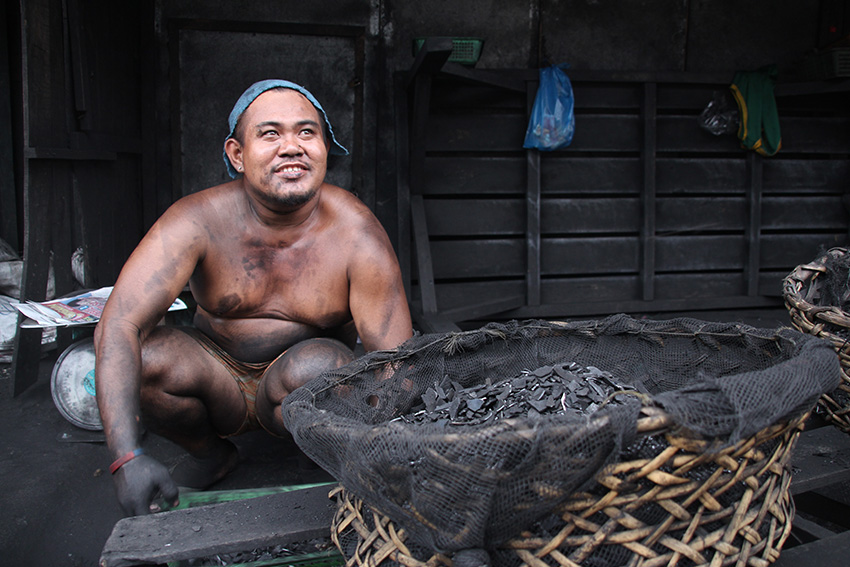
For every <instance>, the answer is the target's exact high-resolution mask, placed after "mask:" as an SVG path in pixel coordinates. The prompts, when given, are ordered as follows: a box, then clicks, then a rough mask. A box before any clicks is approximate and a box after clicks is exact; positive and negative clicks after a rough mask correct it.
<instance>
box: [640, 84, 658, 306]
mask: <svg viewBox="0 0 850 567" xmlns="http://www.w3.org/2000/svg"><path fill="white" fill-rule="evenodd" d="M656 95H657V89H656V85H655V83H645V84H644V86H643V108H642V112H641V114H642V116H641V118H642V120H643V146H642V149H641V158H642V161H643V190H642V191H641V219H642V221H643V223H642V225H641V230H640V251H641V289H642V298H643V300H644V301H651V300H652V299H653V298H654V297H655V269H656V265H655V250H656V204H655V152H656V148H657V141H656V108H655V105H656Z"/></svg>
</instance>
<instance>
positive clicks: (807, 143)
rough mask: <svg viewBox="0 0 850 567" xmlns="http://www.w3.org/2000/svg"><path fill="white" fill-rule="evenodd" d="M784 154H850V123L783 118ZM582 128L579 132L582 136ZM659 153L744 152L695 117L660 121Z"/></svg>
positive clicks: (661, 118)
mask: <svg viewBox="0 0 850 567" xmlns="http://www.w3.org/2000/svg"><path fill="white" fill-rule="evenodd" d="M780 128H781V131H782V150H780V153H779V154H777V155H782V154H787V153H830V152H831V153H847V152H850V119H847V118H841V117H834V116H833V117H829V118H825V117H797V116H783V117H781V119H780ZM578 131H579V130H578V128H577V129H576V132H578ZM658 151H669V152H676V151H679V152H682V151H690V152H740V151H742V150H741V148H740V145H739V143H738V140H737V138H735V137H734V136H712V135H711V134H709V133H708V132H706V131H705V130H702V129H701V128H699V127H697V126H696V125H695V118H694V117H693V116H677V115H664V116H659V117H658Z"/></svg>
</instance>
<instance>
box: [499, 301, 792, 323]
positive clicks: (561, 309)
mask: <svg viewBox="0 0 850 567" xmlns="http://www.w3.org/2000/svg"><path fill="white" fill-rule="evenodd" d="M781 306H782V300H781V299H780V298H768V297H749V296H726V297H707V298H700V299H669V300H667V299H656V300H654V301H643V300H639V299H638V300H622V301H616V300H606V301H580V302H568V303H558V304H551V303H543V304H541V305H539V306H536V307H521V308H519V309H515V310H513V311H506V312H504V313H501V314H500V317H502V318H503V319H527V318H535V319H539V318H542V319H552V318H571V317H589V316H593V317H600V316H607V315H610V314H611V313H656V312H665V311H694V310H705V311H710V310H715V309H724V310H729V309H749V308H761V307H770V308H777V307H781Z"/></svg>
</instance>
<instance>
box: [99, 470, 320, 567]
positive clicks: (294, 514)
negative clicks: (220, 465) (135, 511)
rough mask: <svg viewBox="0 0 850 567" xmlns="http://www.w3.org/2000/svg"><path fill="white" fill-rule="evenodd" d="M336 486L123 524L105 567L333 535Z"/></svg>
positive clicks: (110, 542) (114, 532) (115, 531)
mask: <svg viewBox="0 0 850 567" xmlns="http://www.w3.org/2000/svg"><path fill="white" fill-rule="evenodd" d="M333 487H334V485H322V486H316V487H313V488H304V489H301V490H294V491H292V492H282V493H279V494H272V495H270V496H261V497H258V498H252V499H249V500H235V501H232V502H224V503H221V504H211V505H209V506H199V507H197V508H188V509H185V510H173V511H170V512H162V513H159V514H151V515H149V516H134V517H130V518H124V519H122V520H119V521H118V522H117V523H116V524H115V527H114V528H113V530H112V533H111V534H110V536H109V539H107V541H106V545H105V546H104V548H103V551H102V553H101V556H100V567H127V566H130V565H147V564H151V563H153V564H160V563H166V562H169V561H179V560H182V559H196V558H199V557H206V556H209V555H215V554H217V553H235V552H240V551H246V550H251V549H257V548H261V547H266V546H269V545H284V544H287V543H292V542H296V541H303V540H308V539H313V538H317V537H327V536H329V535H330V530H329V527H330V525H331V519H332V518H333V514H334V512H335V510H336V504H335V502H334V501H332V500H330V499H329V498H328V493H329V492H330V491H331V489H333Z"/></svg>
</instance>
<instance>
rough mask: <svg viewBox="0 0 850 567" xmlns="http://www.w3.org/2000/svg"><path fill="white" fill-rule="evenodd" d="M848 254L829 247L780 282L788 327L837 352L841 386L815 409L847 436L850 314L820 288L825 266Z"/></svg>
mask: <svg viewBox="0 0 850 567" xmlns="http://www.w3.org/2000/svg"><path fill="white" fill-rule="evenodd" d="M847 253H848V249H847V248H832V249H830V250H828V251H827V252H826V254H824V255H823V256H820V257H819V258H817V259H816V260H814V261H813V262H811V263H809V264H802V265H800V266H797V267H796V268H795V269H794V271H792V272H791V273H790V274H788V275H787V276H786V277H785V279H784V280H783V284H782V293H783V295H784V297H785V305H786V307H787V308H788V313H789V315H790V316H791V324H792V325H793V326H794V327H795V328H796V329H797V330H799V331H802V332H804V333H808V334H811V335H814V336H816V337H820V338H823V339H826V340H827V341H829V342H830V343H831V344H832V346H833V348H834V349H835V351H836V352H837V353H838V359H839V362H840V367H841V384H840V385H839V386H838V388H837V389H836V390H834V391H833V392H829V393H826V394H824V395H823V396H822V397H821V399H820V401H819V403H818V407H819V408H820V409H821V410H822V411H823V413H824V414H825V415H826V418H827V419H828V420H829V421H831V422H832V423H833V424H834V425H835V426H836V427H838V428H839V429H841V430H842V431H844V432H847V433H850V314H848V313H846V312H844V311H843V310H842V309H841V308H840V307H838V306H835V305H824V304H822V301H821V298H822V287H823V286H824V285H826V283H827V282H826V279H827V278H828V277H830V272H829V270H827V263H828V262H829V261H830V260H832V261H834V260H840V259H842V258H843V257H844V256H845V255H846V254H847ZM848 293H850V288H848Z"/></svg>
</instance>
